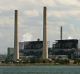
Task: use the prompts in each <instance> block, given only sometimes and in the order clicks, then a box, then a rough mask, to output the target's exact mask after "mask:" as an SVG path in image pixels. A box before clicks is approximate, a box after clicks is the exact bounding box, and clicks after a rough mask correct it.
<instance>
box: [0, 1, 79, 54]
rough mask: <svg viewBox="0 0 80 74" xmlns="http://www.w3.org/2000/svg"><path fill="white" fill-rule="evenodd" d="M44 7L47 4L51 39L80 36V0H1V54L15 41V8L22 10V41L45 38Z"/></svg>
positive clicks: (20, 31) (20, 38) (20, 39)
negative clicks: (61, 33) (61, 30)
mask: <svg viewBox="0 0 80 74" xmlns="http://www.w3.org/2000/svg"><path fill="white" fill-rule="evenodd" d="M43 6H47V8H48V10H47V15H48V16H47V19H48V21H47V24H48V41H51V42H53V41H54V40H56V39H60V36H59V34H60V32H59V31H60V26H63V38H64V39H66V38H68V37H69V38H71V37H72V38H77V39H80V0H0V53H1V54H3V53H6V51H7V47H13V43H14V40H13V39H14V10H15V9H18V10H19V41H23V40H36V39H37V38H40V39H41V40H42V39H43V38H42V35H43V34H42V31H43V21H42V20H43V18H42V15H43Z"/></svg>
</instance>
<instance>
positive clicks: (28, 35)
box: [21, 33, 32, 42]
mask: <svg viewBox="0 0 80 74" xmlns="http://www.w3.org/2000/svg"><path fill="white" fill-rule="evenodd" d="M21 41H22V42H24V41H32V34H31V33H25V34H24V35H23V36H22V40H21Z"/></svg>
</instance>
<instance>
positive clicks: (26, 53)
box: [8, 7, 80, 62]
mask: <svg viewBox="0 0 80 74" xmlns="http://www.w3.org/2000/svg"><path fill="white" fill-rule="evenodd" d="M47 26H48V25H47V7H43V41H40V39H38V40H37V41H26V42H19V41H18V10H15V15H14V48H8V54H9V55H12V54H13V60H14V61H15V62H16V61H18V60H20V59H21V57H22V58H23V57H29V58H40V59H42V60H43V61H44V60H47V59H48V60H49V58H50V57H51V56H50V55H52V56H53V55H67V56H69V57H70V58H72V55H75V53H76V52H77V49H79V50H80V40H77V39H65V40H63V29H62V26H61V27H60V36H59V37H60V40H56V41H55V43H54V44H52V45H53V46H52V48H51V49H50V50H49V47H48V32H47V31H48V27H47ZM19 47H20V48H19ZM52 58H53V57H52ZM25 59H26V58H25Z"/></svg>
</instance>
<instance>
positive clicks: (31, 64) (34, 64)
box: [0, 63, 80, 67]
mask: <svg viewBox="0 0 80 74" xmlns="http://www.w3.org/2000/svg"><path fill="white" fill-rule="evenodd" d="M0 66H3V67H4V66H13V67H14V66H24V67H26V66H80V64H50V63H45V64H44V63H28V64H0Z"/></svg>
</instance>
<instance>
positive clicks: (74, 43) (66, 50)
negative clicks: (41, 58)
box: [52, 39, 80, 58]
mask: <svg viewBox="0 0 80 74" xmlns="http://www.w3.org/2000/svg"><path fill="white" fill-rule="evenodd" d="M79 45H80V41H79V40H78V39H65V40H56V41H55V43H54V44H53V46H52V54H53V55H67V56H68V57H69V58H74V57H78V56H80V54H79V52H80V50H79V49H80V47H79ZM77 52H78V54H77Z"/></svg>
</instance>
